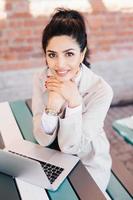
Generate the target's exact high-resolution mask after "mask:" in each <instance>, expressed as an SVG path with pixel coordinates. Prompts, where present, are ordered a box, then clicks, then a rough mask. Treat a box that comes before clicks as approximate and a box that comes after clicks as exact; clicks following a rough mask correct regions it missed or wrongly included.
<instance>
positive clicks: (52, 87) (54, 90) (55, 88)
mask: <svg viewBox="0 0 133 200" xmlns="http://www.w3.org/2000/svg"><path fill="white" fill-rule="evenodd" d="M47 89H48V90H49V91H52V92H57V93H60V92H59V89H58V88H57V87H54V86H50V87H48V88H47Z"/></svg>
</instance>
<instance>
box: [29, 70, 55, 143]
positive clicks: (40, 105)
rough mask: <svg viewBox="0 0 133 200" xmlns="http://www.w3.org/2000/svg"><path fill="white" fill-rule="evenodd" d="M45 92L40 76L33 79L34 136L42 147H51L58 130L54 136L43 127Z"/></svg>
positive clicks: (37, 75)
mask: <svg viewBox="0 0 133 200" xmlns="http://www.w3.org/2000/svg"><path fill="white" fill-rule="evenodd" d="M43 95H44V91H43V90H42V88H41V86H40V79H39V74H36V75H35V76H34V78H33V93H32V112H33V134H34V137H35V139H36V140H37V142H38V143H39V144H40V145H42V146H48V145H50V144H51V143H52V142H53V141H54V139H55V137H56V132H57V130H56V128H55V130H54V132H53V134H47V133H46V132H45V131H44V127H43V125H42V115H43V110H44V106H45V105H44V99H43Z"/></svg>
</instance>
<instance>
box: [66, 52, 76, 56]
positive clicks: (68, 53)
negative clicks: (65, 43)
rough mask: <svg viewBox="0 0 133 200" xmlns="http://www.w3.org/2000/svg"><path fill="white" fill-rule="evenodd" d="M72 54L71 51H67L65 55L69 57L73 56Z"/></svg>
mask: <svg viewBox="0 0 133 200" xmlns="http://www.w3.org/2000/svg"><path fill="white" fill-rule="evenodd" d="M73 55H74V53H72V52H67V53H66V56H67V57H71V56H73Z"/></svg>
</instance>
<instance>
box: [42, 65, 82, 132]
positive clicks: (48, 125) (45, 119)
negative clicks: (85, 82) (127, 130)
mask: <svg viewBox="0 0 133 200" xmlns="http://www.w3.org/2000/svg"><path fill="white" fill-rule="evenodd" d="M81 75H82V68H81V69H80V72H79V73H78V75H77V77H76V78H75V83H76V84H77V86H78V84H79V82H80V78H81ZM65 110H66V111H65V117H68V116H70V115H72V114H76V112H80V113H82V104H81V105H79V106H77V107H75V108H69V107H68V106H66V107H65ZM41 121H42V126H43V129H44V131H45V132H46V133H47V134H52V133H53V132H54V131H55V129H56V128H57V124H58V116H49V115H47V114H46V112H45V110H44V111H43V115H42V118H41Z"/></svg>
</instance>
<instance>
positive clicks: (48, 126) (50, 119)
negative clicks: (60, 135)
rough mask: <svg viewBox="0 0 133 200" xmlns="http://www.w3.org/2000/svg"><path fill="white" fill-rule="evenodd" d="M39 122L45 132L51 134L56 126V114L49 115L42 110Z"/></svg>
mask: <svg viewBox="0 0 133 200" xmlns="http://www.w3.org/2000/svg"><path fill="white" fill-rule="evenodd" d="M41 122H42V127H43V129H44V131H45V133H47V134H52V133H53V132H54V130H55V129H56V127H57V123H58V116H49V115H47V114H46V113H45V112H44V113H43V115H42V118H41Z"/></svg>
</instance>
